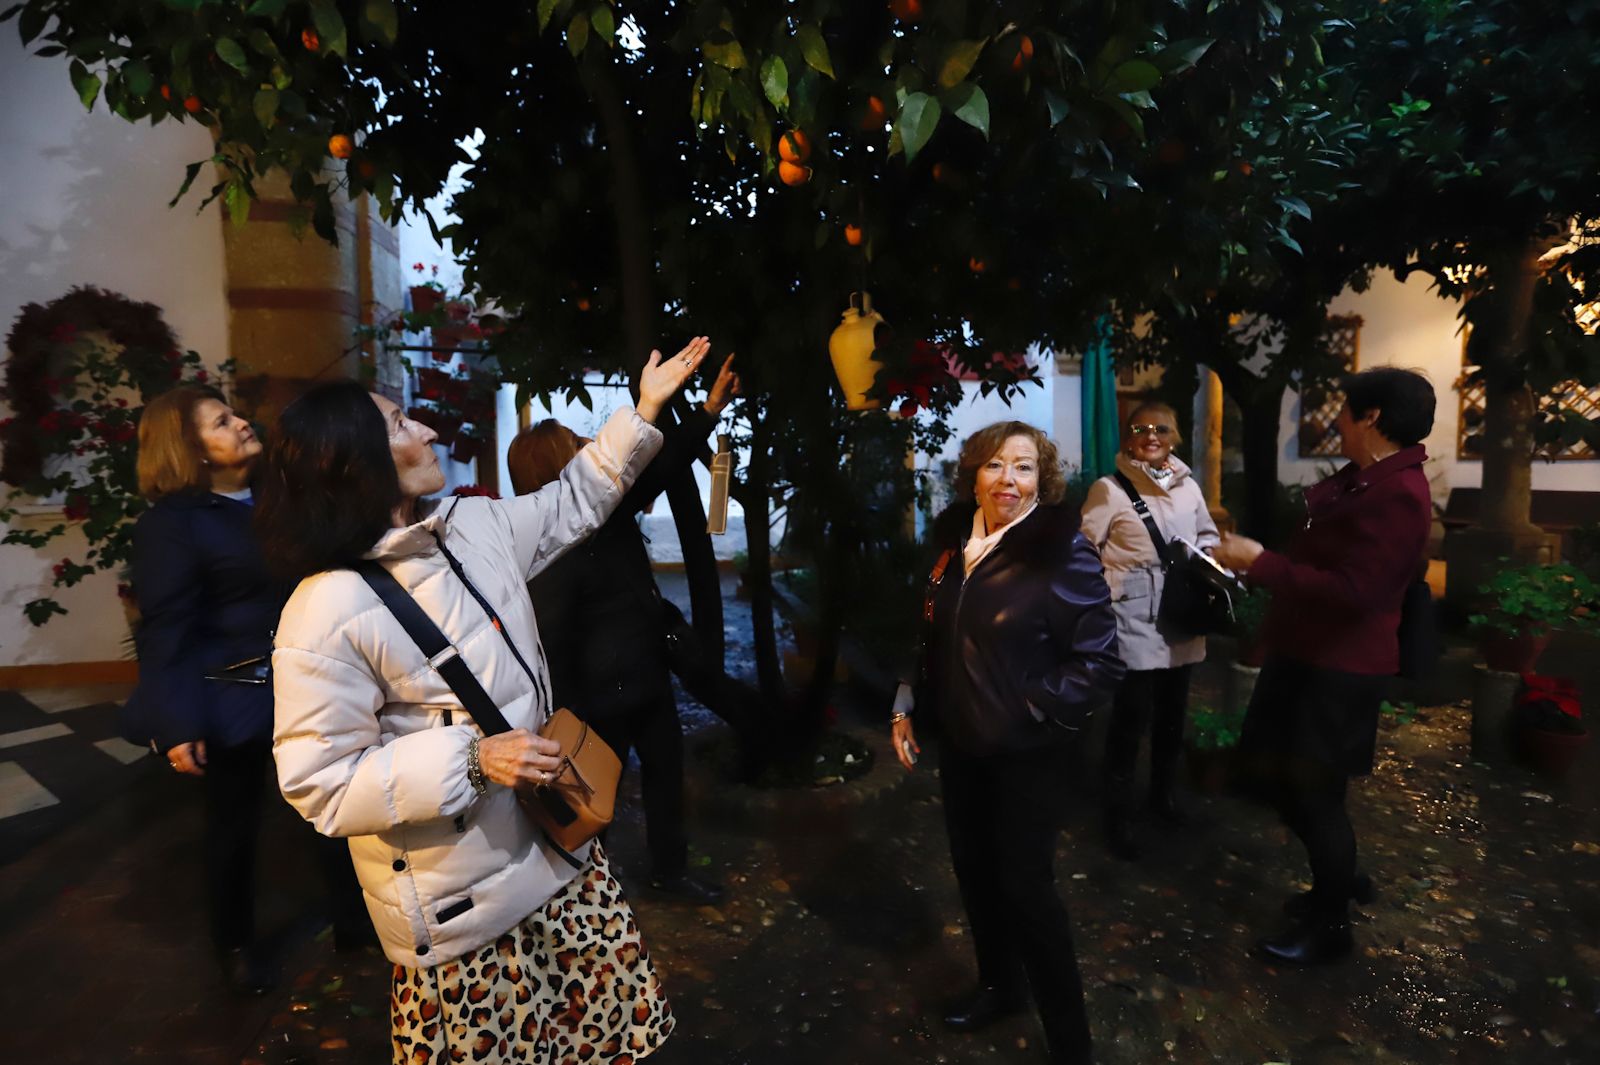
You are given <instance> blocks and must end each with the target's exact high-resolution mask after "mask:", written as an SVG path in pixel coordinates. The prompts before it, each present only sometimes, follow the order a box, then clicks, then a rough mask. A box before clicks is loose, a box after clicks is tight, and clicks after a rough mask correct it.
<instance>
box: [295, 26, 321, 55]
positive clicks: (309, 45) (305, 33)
mask: <svg viewBox="0 0 1600 1065" xmlns="http://www.w3.org/2000/svg"><path fill="white" fill-rule="evenodd" d="M300 43H301V44H303V45H305V46H306V51H308V52H317V51H321V49H322V38H321V37H318V36H317V31H316V30H314V29H312V28H311V27H310V26H307V27H306V28H305V29H303V30H301V31H300Z"/></svg>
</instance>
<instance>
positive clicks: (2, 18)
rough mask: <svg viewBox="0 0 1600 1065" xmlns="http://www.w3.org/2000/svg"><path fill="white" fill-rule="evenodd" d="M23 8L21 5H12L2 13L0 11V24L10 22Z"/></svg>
mask: <svg viewBox="0 0 1600 1065" xmlns="http://www.w3.org/2000/svg"><path fill="white" fill-rule="evenodd" d="M23 6H24V5H22V4H12V5H11V6H10V7H8V8H6V9H5V10H4V11H0V24H3V23H6V22H10V21H11V20H12V19H14V18H16V17H17V12H18V11H21V10H22V8H23Z"/></svg>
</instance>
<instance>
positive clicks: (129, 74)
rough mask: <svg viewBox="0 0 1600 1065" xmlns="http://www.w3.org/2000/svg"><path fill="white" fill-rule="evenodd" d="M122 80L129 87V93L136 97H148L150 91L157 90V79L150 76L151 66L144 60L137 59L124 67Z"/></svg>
mask: <svg viewBox="0 0 1600 1065" xmlns="http://www.w3.org/2000/svg"><path fill="white" fill-rule="evenodd" d="M122 78H123V80H124V81H125V82H127V85H128V91H129V92H131V93H133V95H135V96H148V95H150V90H151V89H153V88H155V83H156V82H155V78H154V77H153V76H151V74H150V66H149V64H148V63H146V62H145V61H144V60H142V59H135V60H133V61H131V62H129V63H126V64H124V65H123V68H122Z"/></svg>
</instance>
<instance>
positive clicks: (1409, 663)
mask: <svg viewBox="0 0 1600 1065" xmlns="http://www.w3.org/2000/svg"><path fill="white" fill-rule="evenodd" d="M1396 635H1397V637H1398V639H1399V643H1400V673H1399V675H1400V676H1402V677H1408V678H1410V679H1412V680H1419V679H1427V678H1428V677H1429V676H1431V675H1432V674H1433V671H1434V668H1435V667H1436V666H1437V665H1438V664H1439V655H1440V653H1441V652H1442V650H1443V647H1442V645H1441V644H1440V642H1439V615H1438V612H1437V611H1436V610H1435V609H1434V605H1433V589H1432V588H1430V587H1429V586H1428V582H1427V580H1426V579H1425V578H1423V577H1418V578H1417V579H1416V580H1414V581H1412V582H1411V584H1410V585H1409V586H1407V588H1406V596H1405V598H1404V599H1402V600H1401V601H1400V628H1399V631H1398V632H1397V633H1396Z"/></svg>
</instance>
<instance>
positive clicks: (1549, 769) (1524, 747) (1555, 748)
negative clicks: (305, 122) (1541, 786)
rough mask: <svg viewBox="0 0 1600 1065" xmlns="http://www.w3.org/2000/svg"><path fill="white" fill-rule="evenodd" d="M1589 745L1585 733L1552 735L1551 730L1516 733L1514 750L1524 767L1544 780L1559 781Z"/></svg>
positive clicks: (1531, 730)
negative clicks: (1554, 779)
mask: <svg viewBox="0 0 1600 1065" xmlns="http://www.w3.org/2000/svg"><path fill="white" fill-rule="evenodd" d="M1588 744H1589V734H1588V733H1587V732H1556V731H1554V730H1551V729H1542V728H1526V727H1525V728H1521V729H1518V730H1517V747H1518V751H1519V753H1520V754H1521V755H1522V759H1523V761H1525V762H1526V763H1527V764H1528V766H1529V767H1530V768H1532V769H1534V770H1536V771H1538V772H1540V773H1544V774H1545V775H1547V776H1552V777H1563V776H1566V774H1567V770H1569V769H1571V768H1572V764H1573V763H1574V762H1576V761H1577V760H1578V756H1579V755H1581V754H1582V753H1583V749H1584V747H1586V746H1588Z"/></svg>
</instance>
